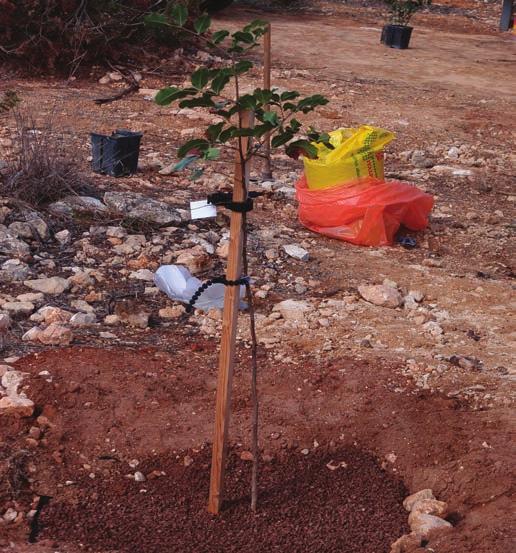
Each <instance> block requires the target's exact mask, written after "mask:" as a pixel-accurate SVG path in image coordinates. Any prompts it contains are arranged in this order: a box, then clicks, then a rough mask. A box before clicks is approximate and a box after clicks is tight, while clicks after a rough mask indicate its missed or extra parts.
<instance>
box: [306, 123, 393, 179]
mask: <svg viewBox="0 0 516 553" xmlns="http://www.w3.org/2000/svg"><path fill="white" fill-rule="evenodd" d="M329 135H330V144H331V145H332V146H334V148H335V149H334V150H330V149H329V148H327V147H326V146H325V145H324V144H315V146H316V147H317V150H318V157H317V159H308V158H306V157H305V158H303V162H304V165H305V176H306V181H307V184H308V188H312V189H320V188H328V187H330V186H335V185H336V184H343V183H346V182H352V181H354V180H355V179H357V178H360V177H375V178H378V179H381V180H383V178H384V176H383V148H384V147H385V146H386V145H387V144H388V143H389V142H390V141H391V140H393V139H394V138H395V135H394V133H392V132H389V131H386V130H384V129H379V128H377V127H371V126H369V125H362V126H361V127H359V128H358V129H337V130H336V131H332V132H330V133H329Z"/></svg>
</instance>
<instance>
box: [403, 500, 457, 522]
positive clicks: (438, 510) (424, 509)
mask: <svg viewBox="0 0 516 553" xmlns="http://www.w3.org/2000/svg"><path fill="white" fill-rule="evenodd" d="M447 509H448V505H447V503H445V502H444V501H438V500H437V499H420V500H419V501H416V502H415V503H414V504H413V505H412V510H411V515H410V516H412V514H416V513H419V514H420V513H423V514H425V515H434V516H437V517H441V518H442V517H443V516H444V514H445V513H446V510H447ZM409 524H410V517H409Z"/></svg>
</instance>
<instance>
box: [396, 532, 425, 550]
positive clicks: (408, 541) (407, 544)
mask: <svg viewBox="0 0 516 553" xmlns="http://www.w3.org/2000/svg"><path fill="white" fill-rule="evenodd" d="M420 546H421V538H420V537H418V536H416V535H415V534H404V535H403V536H401V538H398V539H397V540H396V541H395V542H394V543H393V544H392V545H391V550H390V552H389V553H409V551H416V550H417V549H419V547H420Z"/></svg>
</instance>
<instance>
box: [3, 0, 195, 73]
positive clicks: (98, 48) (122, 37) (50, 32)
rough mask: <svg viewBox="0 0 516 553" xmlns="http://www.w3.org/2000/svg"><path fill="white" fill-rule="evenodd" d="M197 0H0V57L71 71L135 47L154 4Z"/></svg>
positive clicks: (143, 34)
mask: <svg viewBox="0 0 516 553" xmlns="http://www.w3.org/2000/svg"><path fill="white" fill-rule="evenodd" d="M177 3H182V4H186V5H187V6H188V7H189V8H190V9H195V8H196V6H198V3H199V2H198V0H174V1H172V0H162V1H156V0H88V1H87V2H85V1H83V0H23V1H20V0H0V59H4V60H7V61H19V62H21V63H23V64H24V65H25V66H27V65H29V66H30V67H31V68H32V69H36V70H40V71H60V72H64V73H73V72H74V71H75V70H76V69H77V67H78V66H79V65H80V64H81V63H93V62H96V61H99V60H104V59H105V58H112V59H116V57H117V56H119V55H120V51H121V49H123V48H129V49H130V48H131V46H133V47H134V48H133V50H136V47H138V48H139V50H140V52H141V47H142V41H143V40H145V39H146V38H147V39H151V38H156V37H149V35H148V34H146V31H145V27H144V25H143V23H142V21H143V17H144V16H145V14H146V13H148V11H149V9H150V8H151V7H153V8H155V7H156V5H162V6H163V7H165V8H166V7H167V5H174V4H177Z"/></svg>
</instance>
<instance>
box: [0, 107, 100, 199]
mask: <svg viewBox="0 0 516 553" xmlns="http://www.w3.org/2000/svg"><path fill="white" fill-rule="evenodd" d="M14 117H15V120H16V131H15V133H14V136H13V149H12V153H11V154H12V155H11V156H10V157H11V159H9V160H7V161H8V165H7V168H6V169H5V170H3V171H2V173H3V177H2V179H1V180H0V195H1V196H5V197H7V198H10V199H13V200H17V201H20V202H23V203H25V204H28V205H30V206H33V207H42V206H45V205H48V204H49V203H51V202H54V201H57V200H59V199H61V198H64V197H65V196H68V195H70V194H77V195H84V194H86V195H94V187H93V185H92V183H91V181H90V179H89V178H88V177H87V176H85V175H84V174H83V173H82V172H81V170H80V168H79V166H78V163H77V155H75V152H74V151H73V148H71V147H70V144H67V141H66V138H65V137H64V136H63V135H60V134H59V133H57V132H54V130H53V127H52V124H51V123H52V120H51V118H49V119H48V120H47V122H45V124H43V125H42V126H39V127H38V125H36V122H35V120H34V119H33V118H32V117H30V116H27V115H24V114H22V113H21V112H19V111H15V112H14Z"/></svg>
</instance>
